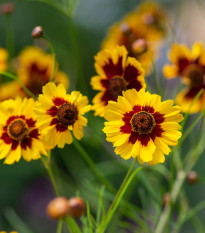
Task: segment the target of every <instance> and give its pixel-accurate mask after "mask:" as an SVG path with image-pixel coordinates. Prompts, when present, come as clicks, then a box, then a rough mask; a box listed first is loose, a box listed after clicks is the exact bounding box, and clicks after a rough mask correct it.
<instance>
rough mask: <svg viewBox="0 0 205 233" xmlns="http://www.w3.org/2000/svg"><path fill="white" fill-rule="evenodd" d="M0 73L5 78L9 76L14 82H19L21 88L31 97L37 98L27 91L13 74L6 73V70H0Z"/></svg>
mask: <svg viewBox="0 0 205 233" xmlns="http://www.w3.org/2000/svg"><path fill="white" fill-rule="evenodd" d="M0 75H2V76H5V77H7V78H10V79H12V80H14V81H16V82H18V83H19V84H20V86H21V87H22V88H23V90H24V91H25V92H26V93H27V94H28V95H29V96H31V97H32V98H34V99H35V100H36V99H37V97H36V96H35V95H34V94H33V93H32V92H31V91H29V89H28V88H27V87H26V86H25V85H24V84H23V83H22V82H21V81H20V80H19V79H18V78H17V77H16V76H15V75H13V74H10V73H7V72H0Z"/></svg>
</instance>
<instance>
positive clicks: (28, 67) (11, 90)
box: [0, 46, 69, 100]
mask: <svg viewBox="0 0 205 233" xmlns="http://www.w3.org/2000/svg"><path fill="white" fill-rule="evenodd" d="M53 62H54V61H53V57H52V55H51V54H47V53H45V52H44V51H43V50H42V49H40V48H38V47H35V46H28V47H25V48H24V49H23V50H22V51H21V52H20V54H19V56H18V57H17V58H16V61H15V67H14V68H15V72H16V75H17V77H18V78H19V80H20V81H21V82H22V83H23V84H24V85H25V86H26V87H27V88H28V90H29V91H31V92H32V93H33V94H34V95H36V96H38V95H39V94H41V93H42V87H43V86H44V85H45V84H47V83H48V82H49V80H50V77H51V76H52V73H53ZM53 80H54V81H55V82H56V84H60V83H62V84H63V85H64V86H65V88H68V84H69V78H68V76H67V75H66V74H65V73H64V72H62V71H60V70H58V64H57V65H56V72H55V75H54V78H53ZM16 96H20V97H28V95H27V93H26V92H25V91H24V90H23V89H22V87H21V86H20V84H19V83H17V82H14V81H12V82H9V83H5V84H3V85H2V86H1V87H0V100H6V99H9V98H15V97H16Z"/></svg>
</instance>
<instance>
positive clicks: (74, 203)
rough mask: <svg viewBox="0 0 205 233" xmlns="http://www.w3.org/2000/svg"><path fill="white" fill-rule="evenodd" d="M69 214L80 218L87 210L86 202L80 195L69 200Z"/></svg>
mask: <svg viewBox="0 0 205 233" xmlns="http://www.w3.org/2000/svg"><path fill="white" fill-rule="evenodd" d="M68 207H69V211H68V213H69V215H70V216H71V217H73V218H80V217H81V216H82V215H83V214H84V212H85V202H84V200H83V199H82V198H80V197H73V198H70V199H69V200H68Z"/></svg>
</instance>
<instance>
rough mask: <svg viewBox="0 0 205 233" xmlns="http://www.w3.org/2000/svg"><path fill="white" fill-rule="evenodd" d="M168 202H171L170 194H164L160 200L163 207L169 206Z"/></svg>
mask: <svg viewBox="0 0 205 233" xmlns="http://www.w3.org/2000/svg"><path fill="white" fill-rule="evenodd" d="M170 201H171V198H170V193H165V194H164V196H163V200H162V205H163V207H165V206H167V205H169V203H170Z"/></svg>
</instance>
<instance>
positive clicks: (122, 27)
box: [120, 23, 131, 36]
mask: <svg viewBox="0 0 205 233" xmlns="http://www.w3.org/2000/svg"><path fill="white" fill-rule="evenodd" d="M120 31H121V32H122V33H123V34H124V35H125V36H126V35H129V34H130V33H131V31H130V27H129V25H128V24H127V23H122V24H121V25H120Z"/></svg>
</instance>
